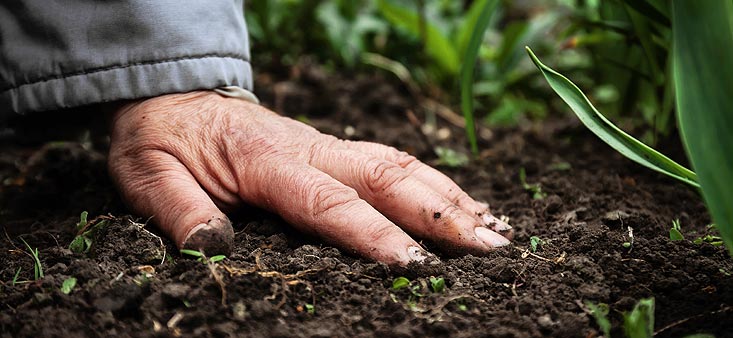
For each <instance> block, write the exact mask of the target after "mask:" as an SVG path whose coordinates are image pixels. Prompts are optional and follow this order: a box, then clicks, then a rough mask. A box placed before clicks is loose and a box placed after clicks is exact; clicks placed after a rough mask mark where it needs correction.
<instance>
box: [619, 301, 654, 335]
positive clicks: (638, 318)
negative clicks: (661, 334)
mask: <svg viewBox="0 0 733 338" xmlns="http://www.w3.org/2000/svg"><path fill="white" fill-rule="evenodd" d="M623 317H624V333H626V336H627V337H629V338H649V337H651V336H652V335H653V334H654V298H646V299H642V300H639V302H638V303H637V304H636V305H635V306H634V309H633V310H631V312H630V313H624V314H623Z"/></svg>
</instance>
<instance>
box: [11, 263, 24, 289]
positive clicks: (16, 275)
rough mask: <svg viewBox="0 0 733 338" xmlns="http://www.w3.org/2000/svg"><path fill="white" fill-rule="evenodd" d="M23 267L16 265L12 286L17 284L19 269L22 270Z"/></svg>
mask: <svg viewBox="0 0 733 338" xmlns="http://www.w3.org/2000/svg"><path fill="white" fill-rule="evenodd" d="M22 269H23V267H18V271H16V272H15V276H13V281H12V284H11V285H12V286H15V284H18V276H20V270H22Z"/></svg>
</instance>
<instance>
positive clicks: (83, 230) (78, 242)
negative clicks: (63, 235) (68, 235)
mask: <svg viewBox="0 0 733 338" xmlns="http://www.w3.org/2000/svg"><path fill="white" fill-rule="evenodd" d="M88 216H89V213H88V212H86V211H82V213H81V216H79V223H77V224H76V231H77V233H76V237H74V239H73V240H72V241H71V243H70V244H69V250H71V252H73V253H87V252H89V249H91V248H92V242H93V240H92V238H94V235H95V233H96V232H97V231H99V229H101V228H103V227H104V226H106V225H107V220H106V219H102V220H100V221H97V222H93V221H92V222H88V221H87V217H88Z"/></svg>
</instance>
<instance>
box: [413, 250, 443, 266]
mask: <svg viewBox="0 0 733 338" xmlns="http://www.w3.org/2000/svg"><path fill="white" fill-rule="evenodd" d="M407 255H408V256H409V257H410V260H412V261H414V262H418V263H421V264H425V265H435V264H440V259H438V257H436V256H435V255H433V254H431V253H429V252H427V251H425V250H424V249H423V248H421V247H417V246H411V247H408V248H407Z"/></svg>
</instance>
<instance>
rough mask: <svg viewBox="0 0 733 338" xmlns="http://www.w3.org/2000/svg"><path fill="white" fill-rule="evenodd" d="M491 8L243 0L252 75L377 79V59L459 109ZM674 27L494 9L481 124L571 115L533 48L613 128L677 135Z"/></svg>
mask: <svg viewBox="0 0 733 338" xmlns="http://www.w3.org/2000/svg"><path fill="white" fill-rule="evenodd" d="M486 1H487V0H474V1H469V0H461V1H456V0H354V1H346V0H250V1H247V2H246V7H247V8H246V18H247V22H248V27H249V30H250V35H251V41H252V51H253V57H254V62H255V66H256V67H258V68H269V69H270V70H273V69H276V68H273V67H280V66H288V65H294V64H296V63H297V62H298V60H299V58H301V57H303V56H308V57H311V58H314V59H315V60H316V61H317V62H319V63H320V64H324V65H326V66H327V67H328V68H330V69H338V70H339V71H346V72H356V71H365V70H366V71H375V69H374V66H375V64H374V62H373V61H374V60H375V57H374V55H379V56H380V57H381V59H380V60H381V61H380V62H379V64H382V65H388V64H390V65H391V66H390V68H391V69H394V65H395V64H398V65H401V66H402V67H403V68H404V69H407V70H408V71H409V76H408V77H404V76H401V77H400V78H403V79H404V78H409V79H410V81H413V82H414V83H411V84H409V85H410V86H413V87H417V88H418V89H419V90H420V91H421V92H422V93H425V94H427V95H428V96H432V97H435V98H438V99H439V100H441V101H443V102H446V103H449V104H451V105H452V106H457V105H458V103H459V102H460V101H459V100H460V95H459V75H460V74H459V73H460V69H461V66H462V63H463V62H465V61H463V60H464V54H465V53H466V47H467V45H468V42H469V39H470V37H471V33H472V32H473V30H474V28H475V26H476V22H477V20H478V18H479V15H480V11H479V9H480V7H481V4H482V3H485V2H486ZM669 15H670V11H669V5H668V3H667V1H665V0H644V1H637V0H536V1H529V0H518V1H507V0H504V1H500V3H499V6H498V8H497V9H496V10H495V11H494V13H493V14H492V16H491V20H490V24H489V27H488V30H487V33H486V34H485V35H484V36H483V43H482V44H481V46H480V49H479V52H478V59H477V61H476V63H475V69H474V77H473V78H474V79H475V83H474V86H473V89H472V92H473V97H474V104H473V107H475V109H476V112H477V114H476V118H477V120H478V121H479V122H480V123H484V124H485V125H488V126H512V125H516V124H519V123H522V122H525V121H528V120H538V119H543V118H544V117H545V116H547V114H548V112H557V111H562V112H564V111H566V109H565V108H564V106H563V104H562V102H560V100H558V99H557V98H556V97H554V96H553V95H552V93H551V91H550V90H549V89H548V88H547V86H546V84H544V83H543V81H542V79H541V75H540V74H538V73H537V72H536V69H535V68H534V67H533V66H532V63H531V62H530V60H529V59H528V58H527V57H526V56H525V54H524V51H523V48H524V46H526V45H531V46H532V48H533V49H534V50H535V51H537V52H538V53H540V54H542V55H552V56H553V57H552V58H549V59H548V60H547V61H548V62H549V63H552V64H553V65H555V68H556V69H557V70H558V71H559V72H562V73H563V74H567V75H568V76H570V77H572V78H573V79H575V82H576V83H578V84H579V85H580V86H581V87H585V88H596V90H595V91H594V92H592V93H589V98H590V99H591V101H593V103H594V104H595V105H596V106H597V107H598V108H599V110H601V111H604V112H605V113H606V115H607V116H608V117H609V118H610V119H612V120H614V121H615V122H618V124H619V125H621V126H622V128H624V129H626V130H628V131H629V132H631V133H632V134H634V135H636V136H641V137H642V140H644V141H645V142H647V143H650V144H654V143H656V141H657V139H659V138H660V136H661V137H663V136H666V135H667V134H668V133H669V132H670V130H671V128H673V127H674V123H673V120H672V119H671V113H672V109H673V107H674V104H673V103H674V102H673V95H671V92H672V88H671V85H670V81H668V79H669V77H670V71H671V68H670V61H669V59H670V57H669V44H668V43H667V41H669V40H670V38H671V28H670V20H669ZM561 50H562V53H559V52H560V51H561ZM370 61H371V62H370ZM379 64H378V65H377V66H379Z"/></svg>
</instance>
